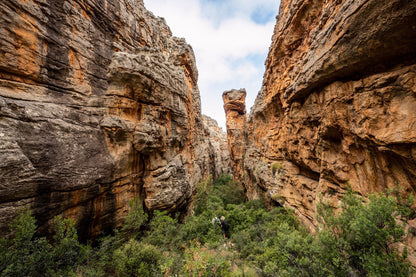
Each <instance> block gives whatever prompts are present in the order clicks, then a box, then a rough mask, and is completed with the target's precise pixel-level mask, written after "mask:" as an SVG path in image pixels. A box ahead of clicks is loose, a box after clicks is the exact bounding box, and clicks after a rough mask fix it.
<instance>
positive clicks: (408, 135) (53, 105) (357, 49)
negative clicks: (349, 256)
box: [0, 0, 416, 264]
mask: <svg viewBox="0 0 416 277" xmlns="http://www.w3.org/2000/svg"><path fill="white" fill-rule="evenodd" d="M0 27H1V29H0V161H1V163H0V233H1V234H2V235H4V234H6V233H7V232H8V224H9V222H10V220H11V219H12V218H13V217H14V216H15V214H16V212H17V210H18V208H19V207H23V206H30V207H31V208H32V210H33V212H34V215H35V216H36V218H37V221H38V224H39V226H40V229H39V230H40V232H44V231H46V230H48V228H49V226H50V224H51V221H52V220H53V217H54V216H56V215H63V216H65V217H70V218H73V219H74V220H75V222H76V226H77V228H78V230H79V233H80V236H81V237H82V238H83V239H87V238H92V237H95V236H97V235H98V234H99V233H101V232H102V231H108V230H112V229H113V228H115V227H117V226H120V225H121V223H122V221H123V218H124V216H125V215H126V213H127V212H128V203H129V201H130V200H132V199H134V198H136V197H139V198H140V199H141V200H142V201H143V204H144V206H145V208H146V209H147V210H148V211H151V210H167V211H169V212H171V213H177V212H179V213H182V214H187V213H188V212H190V210H191V209H192V196H193V194H194V193H195V188H196V184H197V183H198V182H199V181H201V180H203V179H205V178H207V177H208V176H209V175H212V176H213V177H214V178H217V177H219V176H220V175H221V174H224V173H231V172H232V174H233V176H234V178H235V179H236V180H237V181H238V182H239V183H241V184H242V185H243V186H244V189H245V192H246V196H247V198H248V199H259V198H260V199H264V200H265V201H266V202H268V203H269V204H270V205H278V206H285V207H288V208H291V209H293V210H295V212H296V214H297V215H298V216H299V217H300V218H301V219H302V220H303V222H305V223H306V224H307V226H309V227H310V229H311V230H313V228H314V227H315V225H316V222H315V212H316V211H315V208H316V204H317V203H318V201H320V200H321V199H325V200H328V201H330V203H331V204H333V206H337V204H338V202H339V200H340V198H341V197H342V195H343V194H344V193H345V192H346V190H347V189H348V188H351V189H352V190H353V191H355V192H357V193H359V194H361V195H364V196H366V195H368V194H370V193H371V192H385V191H386V190H387V189H391V188H393V187H395V186H401V188H402V189H403V191H404V192H405V193H410V192H415V190H416V47H415V45H416V2H415V1H411V0H282V2H281V5H280V12H279V15H278V17H277V23H276V26H275V29H274V34H273V37H272V44H271V47H270V49H269V55H268V57H267V60H266V71H265V74H264V80H263V85H262V88H261V91H260V92H259V94H258V96H257V99H256V102H255V104H254V106H253V107H252V108H251V111H250V112H249V113H247V112H246V107H245V97H246V91H245V90H244V89H241V90H230V91H226V92H224V94H223V100H224V109H225V113H226V118H227V136H226V135H225V134H224V133H223V132H222V130H221V128H219V127H218V126H217V124H216V122H215V121H214V120H213V119H211V118H209V117H206V116H203V115H202V114H201V104H200V95H199V90H198V84H197V83H198V70H197V68H196V62H195V57H194V53H193V50H192V48H191V46H189V45H188V44H187V43H186V41H185V40H184V39H180V38H176V37H173V36H172V33H171V31H170V29H169V27H168V26H167V25H166V23H165V21H164V20H163V19H162V18H158V17H156V16H154V15H153V14H152V13H151V12H149V11H147V10H146V9H145V7H144V4H143V1H142V0H128V1H127V0H126V1H124V0H123V1H120V0H55V1H45V0H3V1H1V2H0ZM227 144H228V147H227ZM412 224H413V225H414V226H415V227H416V222H410V225H412ZM414 264H416V263H414Z"/></svg>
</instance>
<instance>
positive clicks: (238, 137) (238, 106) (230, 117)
mask: <svg viewBox="0 0 416 277" xmlns="http://www.w3.org/2000/svg"><path fill="white" fill-rule="evenodd" d="M222 99H223V101H224V110H225V115H226V128H227V139H228V148H229V151H230V158H231V168H232V171H233V175H234V178H235V179H236V180H241V179H242V178H243V160H244V156H245V136H246V130H245V127H246V120H247V118H246V90H245V89H240V90H230V91H225V92H224V93H223V94H222Z"/></svg>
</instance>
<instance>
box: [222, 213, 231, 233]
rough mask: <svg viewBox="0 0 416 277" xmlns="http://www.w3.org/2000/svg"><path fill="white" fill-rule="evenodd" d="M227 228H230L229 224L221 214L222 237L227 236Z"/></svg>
mask: <svg viewBox="0 0 416 277" xmlns="http://www.w3.org/2000/svg"><path fill="white" fill-rule="evenodd" d="M228 229H230V225H228V222H227V220H225V217H224V216H221V231H222V235H223V236H224V238H229V235H228Z"/></svg>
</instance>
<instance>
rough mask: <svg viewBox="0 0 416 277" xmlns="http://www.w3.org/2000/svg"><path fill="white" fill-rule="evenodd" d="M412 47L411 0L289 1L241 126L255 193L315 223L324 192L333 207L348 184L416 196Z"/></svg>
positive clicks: (249, 184) (415, 23) (415, 34)
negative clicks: (397, 189)
mask: <svg viewBox="0 0 416 277" xmlns="http://www.w3.org/2000/svg"><path fill="white" fill-rule="evenodd" d="M414 45H416V2H414V1H401V0H388V1H387V0H381V1H380V0H358V1H353V0H340V1H335V0H307V1H300V0H283V1H282V3H281V6H280V14H279V16H278V18H277V23H276V27H275V30H274V34H273V39H272V45H271V47H270V52H269V55H268V58H267V60H266V73H265V75H264V82H263V86H262V89H261V91H260V93H259V95H258V97H257V99H256V102H255V105H254V107H253V108H252V110H251V113H250V116H249V120H248V122H247V125H246V127H244V128H246V130H247V132H248V134H247V136H246V137H245V139H246V143H245V148H246V154H245V159H244V161H243V162H244V171H245V173H246V175H245V176H243V177H242V178H241V181H242V182H243V183H244V185H245V187H246V190H247V192H248V194H249V195H248V196H249V197H250V198H259V197H265V198H267V199H269V201H272V202H274V203H275V204H277V205H284V206H287V207H291V208H293V209H294V210H295V211H296V213H297V214H298V215H299V216H300V217H301V218H302V219H303V220H304V222H306V223H307V224H308V225H309V226H310V227H311V228H312V227H313V226H314V225H315V219H314V215H315V204H316V203H317V201H318V200H319V198H325V199H328V200H329V201H331V202H332V203H333V204H334V205H336V204H337V203H338V200H339V198H340V196H341V195H342V194H343V193H344V192H345V190H346V189H347V187H348V186H351V188H352V189H353V190H354V191H356V192H358V193H360V194H362V195H368V194H369V193H370V192H373V191H377V192H381V191H385V190H386V189H388V188H392V187H394V186H397V185H399V186H402V187H403V190H404V191H406V192H414V191H415V190H416V128H415V127H416V48H415V47H414ZM225 103H227V102H225ZM226 111H227V109H226ZM230 111H231V110H230ZM228 112H229V111H228ZM228 112H227V120H230V116H228ZM240 129H241V128H240ZM236 145H237V146H236V148H237V149H240V148H241V146H240V145H239V144H238V143H237V144H236ZM231 146H232V147H231V148H233V147H234V146H233V145H231ZM233 151H234V150H233V149H231V150H230V152H231V153H233ZM231 157H232V158H234V159H235V157H233V156H231ZM233 162H234V163H239V162H240V161H239V160H238V159H237V160H234V161H233ZM237 176H241V174H240V173H239V174H237Z"/></svg>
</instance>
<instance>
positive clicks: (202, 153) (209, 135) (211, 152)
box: [196, 115, 232, 180]
mask: <svg viewBox="0 0 416 277" xmlns="http://www.w3.org/2000/svg"><path fill="white" fill-rule="evenodd" d="M202 121H203V123H204V138H205V142H204V143H202V144H201V146H202V147H200V148H199V152H198V153H197V155H196V156H197V157H198V158H199V159H201V160H202V161H205V162H206V163H205V166H203V168H204V171H206V172H210V174H211V175H212V177H213V179H214V180H215V179H218V178H219V177H220V176H221V175H223V174H232V169H231V159H230V153H229V151H228V145H227V134H226V133H225V132H224V131H223V129H222V128H221V127H219V126H218V123H217V121H216V120H214V119H212V118H210V117H209V116H206V115H202ZM199 164H203V163H199Z"/></svg>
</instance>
